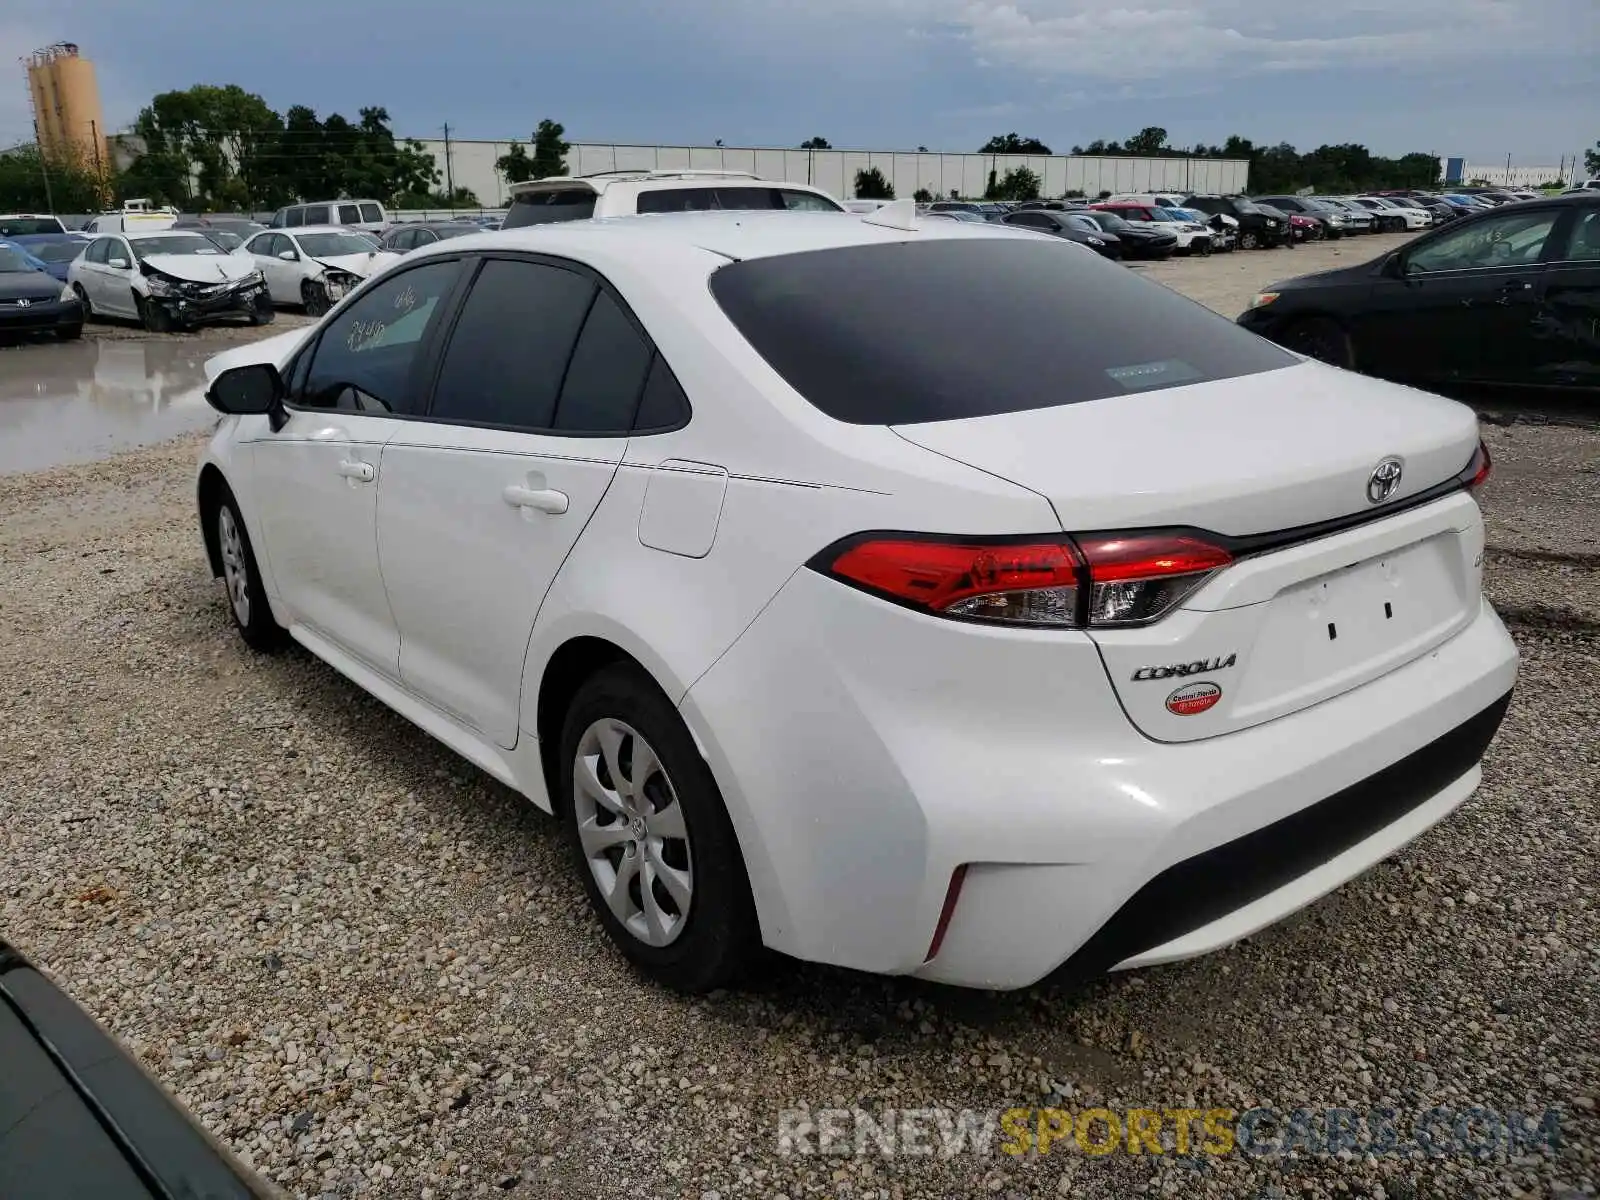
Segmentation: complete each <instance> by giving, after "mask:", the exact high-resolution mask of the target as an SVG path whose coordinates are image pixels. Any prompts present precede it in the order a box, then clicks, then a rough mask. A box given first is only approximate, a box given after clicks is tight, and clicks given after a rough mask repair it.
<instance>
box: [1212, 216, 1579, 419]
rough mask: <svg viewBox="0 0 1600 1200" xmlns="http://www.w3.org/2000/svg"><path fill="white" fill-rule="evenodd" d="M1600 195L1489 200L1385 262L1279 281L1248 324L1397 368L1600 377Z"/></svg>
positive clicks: (1572, 382)
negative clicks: (1598, 318) (1598, 325)
mask: <svg viewBox="0 0 1600 1200" xmlns="http://www.w3.org/2000/svg"><path fill="white" fill-rule="evenodd" d="M1597 312H1600V195H1588V196H1561V197H1556V198H1553V199H1549V200H1532V201H1525V202H1520V203H1517V204H1512V205H1506V206H1504V207H1501V208H1496V209H1485V210H1484V211H1483V212H1482V213H1480V214H1479V215H1477V216H1471V217H1464V218H1462V219H1460V220H1457V221H1454V222H1452V223H1450V224H1448V225H1445V226H1442V227H1441V228H1439V229H1436V230H1434V231H1433V232H1431V233H1428V234H1424V235H1422V236H1421V237H1418V238H1416V239H1415V240H1414V241H1411V242H1409V243H1407V244H1406V245H1405V246H1402V247H1401V248H1400V249H1398V250H1395V251H1393V252H1391V253H1389V254H1386V255H1384V256H1383V257H1382V258H1379V259H1377V260H1375V261H1373V262H1369V263H1362V264H1360V265H1358V266H1353V267H1345V268H1343V269H1341V270H1337V271H1323V272H1320V273H1318V274H1315V275H1305V276H1301V277H1300V278H1298V279H1289V280H1285V281H1284V282H1282V283H1275V284H1272V285H1271V286H1270V287H1268V288H1266V289H1264V290H1263V291H1261V292H1260V293H1258V294H1257V295H1256V297H1255V298H1254V300H1253V301H1252V302H1251V305H1250V308H1249V309H1248V310H1247V311H1246V312H1244V313H1243V314H1242V315H1241V316H1240V317H1239V324H1241V325H1243V326H1244V327H1245V328H1247V329H1251V330H1254V331H1255V332H1257V333H1260V334H1262V335H1264V336H1266V337H1269V338H1271V339H1272V340H1273V341H1275V342H1278V343H1280V344H1282V345H1284V346H1287V347H1289V348H1290V349H1291V350H1296V351H1298V352H1299V353H1302V354H1308V355H1310V356H1311V357H1313V358H1318V359H1321V360H1322V361H1324V362H1329V363H1333V364H1334V365H1335V366H1340V367H1346V368H1350V369H1353V370H1358V371H1364V372H1367V373H1369V374H1373V375H1380V376H1383V377H1385V378H1389V379H1397V380H1405V381H1409V382H1418V383H1431V384H1445V383H1479V384H1511V385H1519V386H1528V385H1536V386H1546V387H1572V388H1585V389H1588V388H1596V387H1600V337H1597V334H1596V329H1595V314H1596V313H1597Z"/></svg>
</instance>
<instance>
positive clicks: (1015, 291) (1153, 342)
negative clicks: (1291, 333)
mask: <svg viewBox="0 0 1600 1200" xmlns="http://www.w3.org/2000/svg"><path fill="white" fill-rule="evenodd" d="M711 291H712V294H713V295H714V296H715V297H716V299H717V302H718V303H719V304H720V305H721V306H722V309H723V311H724V312H725V313H726V314H727V315H728V318H729V319H730V320H731V321H732V322H733V324H734V325H735V326H736V327H737V328H738V329H739V331H740V332H741V333H742V334H743V335H744V336H745V338H746V339H748V340H749V342H750V344H751V345H752V346H754V347H755V349H756V350H757V351H758V352H759V353H760V354H761V356H762V357H763V358H765V359H766V360H767V362H769V363H770V364H771V365H772V366H773V368H774V369H775V370H776V371H777V372H778V373H779V374H780V375H781V376H783V378H784V379H785V380H787V381H788V383H789V385H790V386H791V387H793V388H794V389H795V390H796V391H797V392H799V393H800V394H801V395H802V396H804V397H805V398H806V399H807V400H808V401H810V402H811V403H812V404H813V405H815V406H816V407H817V408H819V409H820V410H822V411H823V412H824V413H826V414H827V415H828V416H830V417H833V418H835V419H836V420H840V421H848V422H850V423H852V424H856V425H901V424H913V423H918V422H923V421H950V420H959V419H961V418H964V417H982V416H990V415H993V414H996V413H1007V412H1022V411H1025V410H1028V409H1036V408H1051V407H1054V406H1056V405H1062V404H1077V403H1080V402H1083V401H1086V400H1101V399H1106V398H1108V397H1114V396H1123V395H1127V394H1129V393H1132V392H1143V391H1151V390H1154V389H1159V388H1166V387H1176V386H1179V385H1181V384H1190V383H1203V382H1207V381H1211V380H1217V379H1231V378H1235V377H1237V376H1241V375H1253V374H1256V373H1258V372H1262V371H1271V370H1275V369H1277V368H1279V367H1287V366H1291V365H1293V364H1294V363H1296V362H1298V361H1299V360H1298V359H1296V358H1295V357H1294V356H1293V355H1291V354H1289V353H1287V352H1286V351H1284V350H1280V349H1279V348H1278V347H1276V346H1274V345H1272V344H1270V343H1269V342H1267V341H1265V340H1263V339H1261V338H1258V337H1256V336H1255V335H1253V334H1250V333H1247V332H1245V331H1244V330H1242V329H1240V328H1238V327H1237V326H1236V325H1234V324H1233V322H1231V321H1228V320H1227V319H1225V318H1223V317H1220V316H1217V315H1216V314H1215V313H1212V312H1209V311H1207V310H1206V309H1204V308H1202V307H1201V306H1200V305H1198V304H1195V303H1194V302H1193V301H1190V300H1186V299H1184V298H1183V297H1181V296H1179V295H1178V294H1177V293H1176V292H1173V291H1170V290H1168V289H1167V288H1165V287H1162V286H1161V285H1160V284H1154V283H1151V282H1149V281H1147V280H1141V279H1139V278H1137V277H1136V276H1134V275H1133V274H1132V273H1131V272H1129V271H1127V270H1126V269H1125V268H1122V267H1119V266H1116V265H1114V264H1111V263H1107V262H1106V261H1104V260H1103V259H1100V258H1098V257H1095V256H1091V255H1088V254H1085V253H1084V252H1083V250H1082V248H1081V247H1078V246H1074V245H1071V244H1068V243H1063V242H1055V243H1050V242H1042V241H1038V240H1035V239H1032V238H1029V239H1026V240H1024V239H1017V240H1015V241H1013V240H1011V239H1008V238H999V237H995V238H937V239H928V240H925V241H919V242H894V243H886V244H877V245H867V246H850V247H844V248H840V249H833V250H817V251H810V252H807V253H802V254H786V255H777V256H774V257H770V258H752V259H746V260H745V261H743V262H738V263H731V264H729V265H728V266H725V267H723V268H721V269H720V270H718V271H717V272H716V273H715V274H714V275H713V276H712V277H711ZM1063 451H1064V452H1065V448H1063Z"/></svg>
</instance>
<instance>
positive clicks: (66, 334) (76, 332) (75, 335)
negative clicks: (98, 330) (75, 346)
mask: <svg viewBox="0 0 1600 1200" xmlns="http://www.w3.org/2000/svg"><path fill="white" fill-rule="evenodd" d="M82 336H83V326H82V325H68V326H66V327H64V328H59V329H57V330H56V337H58V338H60V339H61V340H62V341H63V342H75V341H77V340H78V339H79V338H81V337H82Z"/></svg>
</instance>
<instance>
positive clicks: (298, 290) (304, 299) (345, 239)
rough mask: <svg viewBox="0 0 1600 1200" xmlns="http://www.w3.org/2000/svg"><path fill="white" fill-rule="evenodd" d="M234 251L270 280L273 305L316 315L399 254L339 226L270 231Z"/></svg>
mask: <svg viewBox="0 0 1600 1200" xmlns="http://www.w3.org/2000/svg"><path fill="white" fill-rule="evenodd" d="M235 253H236V254H237V255H239V256H242V257H243V258H245V259H247V260H248V261H250V262H251V263H253V264H254V266H255V268H256V270H258V271H260V272H261V274H262V275H263V276H264V277H265V278H266V281H267V290H268V292H270V293H271V296H272V302H273V303H274V304H298V305H300V306H301V307H302V308H304V309H305V310H306V312H308V313H310V314H311V315H312V316H314V317H320V316H321V315H322V314H323V313H325V312H327V311H328V309H330V308H332V307H333V306H334V305H335V304H337V303H338V302H339V301H340V300H342V299H343V298H344V296H345V294H346V293H348V292H349V291H350V290H351V289H352V288H354V287H355V286H356V285H357V284H358V283H360V282H361V281H362V280H363V279H365V278H366V277H367V276H368V275H371V274H372V273H373V272H375V271H377V270H379V269H380V268H382V267H386V266H388V265H389V264H390V263H392V262H393V261H394V260H395V259H396V258H398V257H399V255H397V254H393V253H391V252H389V251H387V250H379V249H378V248H377V245H376V244H375V243H374V242H372V241H371V240H369V237H368V235H366V234H360V233H355V232H352V231H351V230H349V229H341V228H339V227H338V226H335V225H320V226H306V227H304V228H300V229H269V230H267V231H266V232H265V233H258V234H256V235H255V237H253V238H251V239H250V240H249V241H248V242H246V243H245V244H244V245H243V246H241V247H239V249H238V250H237V251H235Z"/></svg>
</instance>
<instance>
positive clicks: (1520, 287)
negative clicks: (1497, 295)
mask: <svg viewBox="0 0 1600 1200" xmlns="http://www.w3.org/2000/svg"><path fill="white" fill-rule="evenodd" d="M1500 290H1501V291H1502V292H1531V291H1533V284H1531V283H1529V282H1528V281H1527V280H1526V279H1508V280H1506V281H1505V282H1504V283H1502V284H1501V285H1500Z"/></svg>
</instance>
